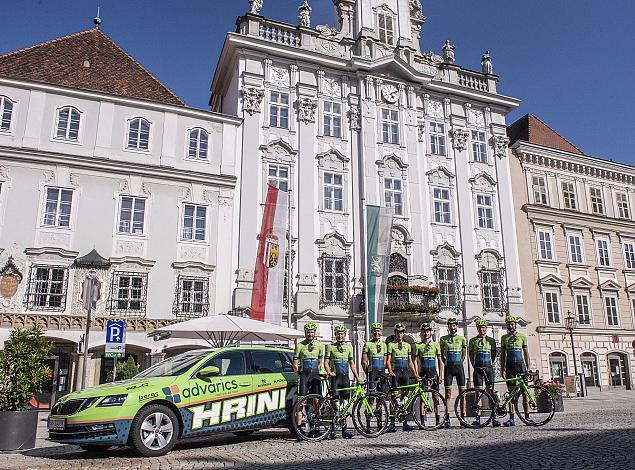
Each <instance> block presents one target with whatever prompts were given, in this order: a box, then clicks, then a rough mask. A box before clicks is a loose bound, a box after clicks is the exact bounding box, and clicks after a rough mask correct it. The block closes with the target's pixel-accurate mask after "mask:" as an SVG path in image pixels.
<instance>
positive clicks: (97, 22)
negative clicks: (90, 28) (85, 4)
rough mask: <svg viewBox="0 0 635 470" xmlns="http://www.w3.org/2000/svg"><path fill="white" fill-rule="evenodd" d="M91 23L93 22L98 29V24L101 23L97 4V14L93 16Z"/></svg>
mask: <svg viewBox="0 0 635 470" xmlns="http://www.w3.org/2000/svg"><path fill="white" fill-rule="evenodd" d="M93 23H95V28H96V29H99V25H100V24H101V18H100V17H99V6H97V16H96V17H94V18H93Z"/></svg>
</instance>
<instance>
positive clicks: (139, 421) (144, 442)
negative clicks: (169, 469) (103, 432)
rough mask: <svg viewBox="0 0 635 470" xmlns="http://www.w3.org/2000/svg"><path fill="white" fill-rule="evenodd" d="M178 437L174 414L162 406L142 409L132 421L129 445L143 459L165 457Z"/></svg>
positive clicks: (177, 424) (177, 426) (177, 423)
mask: <svg viewBox="0 0 635 470" xmlns="http://www.w3.org/2000/svg"><path fill="white" fill-rule="evenodd" d="M178 436H179V420H178V419H177V418H176V415H175V414H174V412H173V411H172V410H171V409H170V408H168V407H167V406H163V405H150V406H147V407H146V408H143V409H142V410H141V411H140V412H139V413H138V414H137V416H135V418H134V420H133V421H132V426H131V428H130V444H131V445H132V447H133V448H134V450H135V451H137V453H139V454H140V455H143V456H144V457H158V456H161V455H165V454H167V453H168V452H170V450H172V447H174V444H175V443H176V440H177V439H178Z"/></svg>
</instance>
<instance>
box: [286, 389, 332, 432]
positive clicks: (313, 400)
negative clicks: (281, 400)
mask: <svg viewBox="0 0 635 470" xmlns="http://www.w3.org/2000/svg"><path fill="white" fill-rule="evenodd" d="M334 419H335V409H334V407H333V405H332V403H331V400H329V399H328V398H326V397H323V396H322V395H317V394H312V395H307V396H304V397H298V401H297V403H296V404H295V406H294V407H293V412H292V414H291V423H292V426H293V430H294V432H295V434H296V435H297V437H299V438H300V439H302V440H305V441H311V442H317V441H321V440H322V439H324V438H325V437H326V436H328V435H329V432H330V431H331V429H332V427H333V421H334Z"/></svg>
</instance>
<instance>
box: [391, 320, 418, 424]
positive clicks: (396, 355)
mask: <svg viewBox="0 0 635 470" xmlns="http://www.w3.org/2000/svg"><path fill="white" fill-rule="evenodd" d="M405 334H406V327H405V326H404V325H402V324H401V323H397V324H396V325H395V341H394V342H392V343H390V344H389V345H388V361H387V364H386V365H387V366H388V375H389V376H390V377H391V378H392V386H393V388H396V387H403V386H405V385H410V371H412V373H413V375H416V373H417V370H416V369H415V366H414V364H413V362H412V346H410V344H409V343H408V342H406V341H404V336H405ZM407 392H408V391H407V390H406V389H404V390H403V391H402V392H401V393H399V392H397V393H396V394H397V395H401V398H402V399H403V397H404V396H405V395H406V393H407ZM413 429H414V428H413V427H412V426H410V425H409V424H408V419H407V418H406V419H405V420H404V422H403V430H404V431H412V430H413ZM395 431H396V428H395V421H394V418H393V420H392V422H391V423H390V428H388V432H395Z"/></svg>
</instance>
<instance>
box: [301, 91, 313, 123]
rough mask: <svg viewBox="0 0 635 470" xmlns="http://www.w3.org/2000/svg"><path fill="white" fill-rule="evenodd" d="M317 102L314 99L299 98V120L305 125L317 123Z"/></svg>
mask: <svg viewBox="0 0 635 470" xmlns="http://www.w3.org/2000/svg"><path fill="white" fill-rule="evenodd" d="M316 110H317V101H316V100H314V99H313V98H306V97H301V98H298V120H299V121H300V122H303V123H304V124H310V123H312V122H315V111H316Z"/></svg>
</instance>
